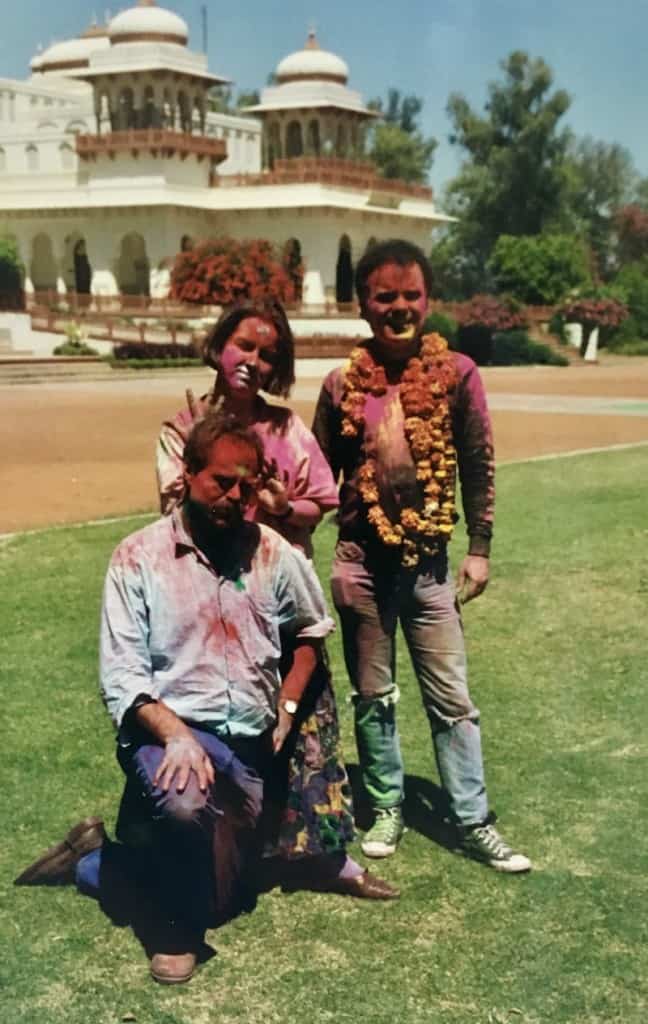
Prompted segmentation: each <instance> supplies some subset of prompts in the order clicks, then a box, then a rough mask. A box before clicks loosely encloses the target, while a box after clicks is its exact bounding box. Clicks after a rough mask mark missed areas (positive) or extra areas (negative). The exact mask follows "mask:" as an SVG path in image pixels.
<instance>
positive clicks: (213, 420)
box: [182, 408, 264, 473]
mask: <svg viewBox="0 0 648 1024" xmlns="http://www.w3.org/2000/svg"><path fill="white" fill-rule="evenodd" d="M221 437H231V438H233V439H234V440H236V441H240V442H241V444H247V445H249V446H250V448H253V449H254V451H255V452H256V456H257V461H258V464H259V470H261V467H262V465H263V457H264V453H263V444H262V442H261V439H260V437H259V436H258V434H255V432H254V431H253V430H250V429H249V427H243V426H241V424H240V423H239V421H238V420H237V419H236V417H235V416H232V415H231V413H225V412H223V410H222V409H220V408H216V409H210V410H209V411H208V412H207V413H206V414H205V416H203V418H202V419H200V420H197V422H196V423H195V424H194V426H193V428H192V430H191V433H190V434H189V437H188V438H187V441H186V444H185V447H184V452H183V456H182V458H183V460H184V464H185V467H186V469H187V470H188V471H189V472H190V473H200V471H201V469H204V468H205V466H206V465H207V463H208V461H209V452H210V451H211V447H212V445H213V444H215V443H216V441H220V439H221Z"/></svg>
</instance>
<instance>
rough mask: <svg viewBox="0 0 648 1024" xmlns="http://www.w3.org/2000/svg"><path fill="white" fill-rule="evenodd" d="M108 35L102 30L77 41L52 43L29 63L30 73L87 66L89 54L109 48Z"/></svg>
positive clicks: (67, 40)
mask: <svg viewBox="0 0 648 1024" xmlns="http://www.w3.org/2000/svg"><path fill="white" fill-rule="evenodd" d="M109 45H110V44H109V42H108V34H107V31H106V30H105V29H104V31H103V32H101V34H100V33H99V31H96V32H93V33H92V35H84V36H82V37H81V38H79V39H66V40H65V41H64V42H62V43H53V45H52V46H48V47H47V49H46V50H44V51H43V52H42V53H39V54H38V55H37V56H36V57H34V58H33V60H32V61H31V65H30V67H31V69H32V71H41V72H46V71H66V70H68V69H73V68H84V67H87V66H88V61H89V59H90V54H92V53H95V52H96V51H97V50H105V49H106V48H107V47H108V46H109Z"/></svg>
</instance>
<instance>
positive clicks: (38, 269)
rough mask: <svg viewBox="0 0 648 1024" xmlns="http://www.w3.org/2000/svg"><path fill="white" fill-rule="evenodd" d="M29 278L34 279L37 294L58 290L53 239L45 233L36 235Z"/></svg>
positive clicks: (33, 242)
mask: <svg viewBox="0 0 648 1024" xmlns="http://www.w3.org/2000/svg"><path fill="white" fill-rule="evenodd" d="M29 276H30V277H31V279H32V283H33V285H34V290H35V291H37V292H44V291H48V290H53V289H54V288H56V280H57V276H58V274H57V269H56V260H55V259H54V251H53V249H52V239H51V238H50V236H49V235H46V234H45V233H44V232H40V233H39V234H38V235H35V236H34V239H33V241H32V256H31V261H30V264H29Z"/></svg>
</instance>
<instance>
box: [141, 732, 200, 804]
mask: <svg viewBox="0 0 648 1024" xmlns="http://www.w3.org/2000/svg"><path fill="white" fill-rule="evenodd" d="M192 772H195V773H196V778H197V779H198V785H199V786H200V790H201V792H203V793H204V792H205V790H206V789H207V787H208V786H211V784H212V783H213V781H214V778H215V774H214V766H213V764H212V762H211V761H210V759H209V757H208V756H207V753H206V752H205V750H204V749H203V747H201V745H200V743H198V741H197V740H195V739H194V737H193V736H192V735H191V734H189V735H187V736H172V737H171V738H170V739H169V740H167V742H166V744H165V747H164V757H163V758H162V761H161V763H160V767H159V768H158V770H157V772H156V773H155V778H154V779H153V783H154V785H156V786H159V787H160V789H161V790H162V791H163V792H164V793H167V792H168V791H169V789H170V788H171V785H172V783H173V782H174V780H175V788H176V790H177V791H178V793H183V792H184V790H185V789H186V788H187V783H188V782H189V778H190V776H191V773H192Z"/></svg>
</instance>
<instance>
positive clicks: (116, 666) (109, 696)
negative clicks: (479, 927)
mask: <svg viewBox="0 0 648 1024" xmlns="http://www.w3.org/2000/svg"><path fill="white" fill-rule="evenodd" d="M262 461H263V453H262V450H261V445H260V442H259V441H258V439H257V438H256V436H255V435H254V434H253V433H251V432H248V431H247V430H243V429H241V428H240V427H239V426H238V425H236V424H234V423H233V422H232V421H231V420H228V419H227V418H225V417H223V415H222V414H219V413H213V414H210V415H209V416H208V417H207V418H205V419H204V420H202V421H200V422H199V423H198V424H197V425H196V427H195V428H194V430H193V432H192V434H191V435H190V438H189V440H188V442H187V446H186V449H185V467H186V468H185V478H186V484H187V494H188V497H187V500H186V502H185V504H184V505H183V506H182V507H181V508H178V509H176V510H175V511H174V512H173V514H172V515H171V516H169V517H167V518H164V519H160V520H159V521H157V522H155V523H152V524H151V525H150V526H146V527H145V528H144V529H142V530H139V531H138V532H137V533H134V534H132V535H131V536H129V537H127V538H126V539H125V540H124V541H122V543H121V544H120V545H119V546H118V548H117V549H116V551H115V553H114V554H113V557H112V560H111V563H110V567H109V570H108V575H107V577H106V583H105V590H104V600H103V610H102V626H101V687H102V693H103V697H104V700H105V703H106V705H107V708H108V711H109V713H110V715H111V717H112V719H113V721H114V723H115V725H116V727H117V729H118V758H119V762H120V764H121V766H122V768H123V770H124V772H125V774H126V788H125V793H124V798H123V800H122V807H121V810H120V817H119V821H118V826H117V834H118V837H119V838H120V839H122V840H123V841H124V843H125V844H126V847H125V848H122V852H124V853H131V852H134V851H135V850H136V849H137V848H138V847H139V850H140V852H139V864H140V867H141V864H142V862H143V863H144V866H145V870H144V875H145V876H146V880H147V882H152V883H154V884H153V885H152V886H151V892H152V893H154V901H155V904H156V909H157V911H158V912H159V919H160V922H161V927H160V929H159V931H158V934H159V936H160V939H159V944H158V947H157V949H153V950H152V951H151V952H152V953H153V955H152V960H151V972H152V974H153V977H154V978H155V979H156V980H158V981H162V982H167V983H174V982H181V981H186V980H188V978H190V977H191V975H192V973H193V970H194V967H195V963H196V955H197V951H198V949H199V947H200V945H201V943H202V940H203V936H204V932H205V929H206V928H207V927H209V926H210V925H211V924H213V923H215V922H216V921H218V920H219V919H220V920H222V919H223V917H224V916H226V915H227V914H228V913H230V912H232V910H233V908H235V907H237V906H240V903H241V889H242V882H243V876H244V873H245V868H246V864H249V863H250V860H251V858H252V856H253V854H254V852H255V851H256V846H257V841H256V838H255V828H256V825H257V821H258V819H259V817H260V814H261V809H262V799H263V779H264V776H265V777H268V775H269V774H271V772H272V764H273V762H274V761H275V755H276V754H277V753H278V752H279V751H280V750H281V748H282V746H283V744H284V741H285V740H286V738H287V736H288V734H289V733H290V730H291V728H292V725H293V721H294V718H293V716H294V713H295V710H296V707H297V705H298V704H299V701H300V698H301V697H302V695H303V693H304V690H305V688H306V685H307V683H308V681H309V679H310V676H311V674H312V672H313V669H314V667H315V664H316V661H317V654H318V647H319V645H320V643H321V641H322V640H323V639H324V637H325V636H326V635H327V634H328V633H330V632H331V630H332V629H333V621H332V620H331V618H330V617H329V615H328V613H327V610H326V605H325V601H324V597H323V594H322V590H321V587H320V585H319V582H318V580H317V577H316V576H315V573H314V571H313V569H312V568H311V566H310V563H309V562H308V561H307V560H306V559H305V558H304V557H303V556H302V555H301V553H300V552H298V551H295V550H294V549H293V548H292V547H291V546H290V545H289V544H288V543H287V542H286V541H285V540H283V538H282V537H280V536H279V534H277V533H276V532H275V531H273V530H271V529H269V528H268V527H265V526H260V525H258V524H256V523H251V522H247V521H246V520H245V519H244V513H245V510H246V507H247V506H248V505H249V504H250V503H251V502H252V501H253V500H254V495H255V488H256V486H257V483H258V477H259V473H260V470H261V466H262ZM282 636H283V637H286V636H290V637H291V638H292V646H293V647H294V657H293V662H292V665H291V667H290V668H289V670H288V672H287V674H286V675H285V676H284V678H283V680H282V679H281V678H280V675H279V662H280V658H281V640H282ZM103 840H104V834H103V826H102V825H101V822H100V821H99V820H98V819H87V820H86V822H82V823H81V824H80V825H79V826H77V827H76V828H75V829H73V830H72V831H71V832H70V834H69V835H68V837H67V840H66V843H65V844H59V845H58V846H57V847H54V848H52V849H51V850H50V851H48V852H47V853H46V854H45V855H44V857H42V858H40V859H39V861H37V862H36V863H35V864H34V865H32V866H31V868H29V869H28V870H27V871H26V872H24V874H23V875H22V876H21V877H20V878H19V879H17V881H18V882H19V883H22V884H29V883H37V882H39V881H40V882H47V881H49V882H59V881H64V880H66V879H65V878H63V875H64V874H65V873H66V872H68V873H69V875H70V876H73V877H74V878H75V879H76V882H77V884H78V885H79V887H80V888H81V889H82V891H85V892H87V893H88V894H91V895H98V894H99V893H100V891H101V886H102V878H103V877H105V874H106V870H105V869H106V859H107V850H108V849H109V848H110V847H108V846H106V845H105V844H104V843H103ZM93 847H96V849H93ZM102 860H103V862H104V863H103V866H102ZM347 862H348V863H347V867H346V871H347V872H348V870H349V868H348V865H349V864H351V865H354V862H352V861H350V859H349V858H347ZM355 868H357V872H360V875H358V874H357V872H356V874H355V876H354V877H353V878H349V877H346V878H345V877H338V878H337V879H335V884H334V885H330V886H322V887H324V888H332V889H334V891H338V892H347V893H348V894H350V895H359V896H365V897H367V896H368V897H369V898H374V899H376V898H377V899H385V898H387V899H389V898H393V897H394V896H396V895H397V893H396V891H395V890H393V889H391V888H390V887H389V886H387V885H386V884H385V883H382V882H381V881H380V879H377V878H374V877H373V876H371V875H369V873H367V872H365V873H362V872H361V870H360V869H359V868H358V867H357V865H354V869H355ZM73 869H74V870H73ZM352 874H353V872H352ZM68 880H72V877H70V878H69V879H68Z"/></svg>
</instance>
